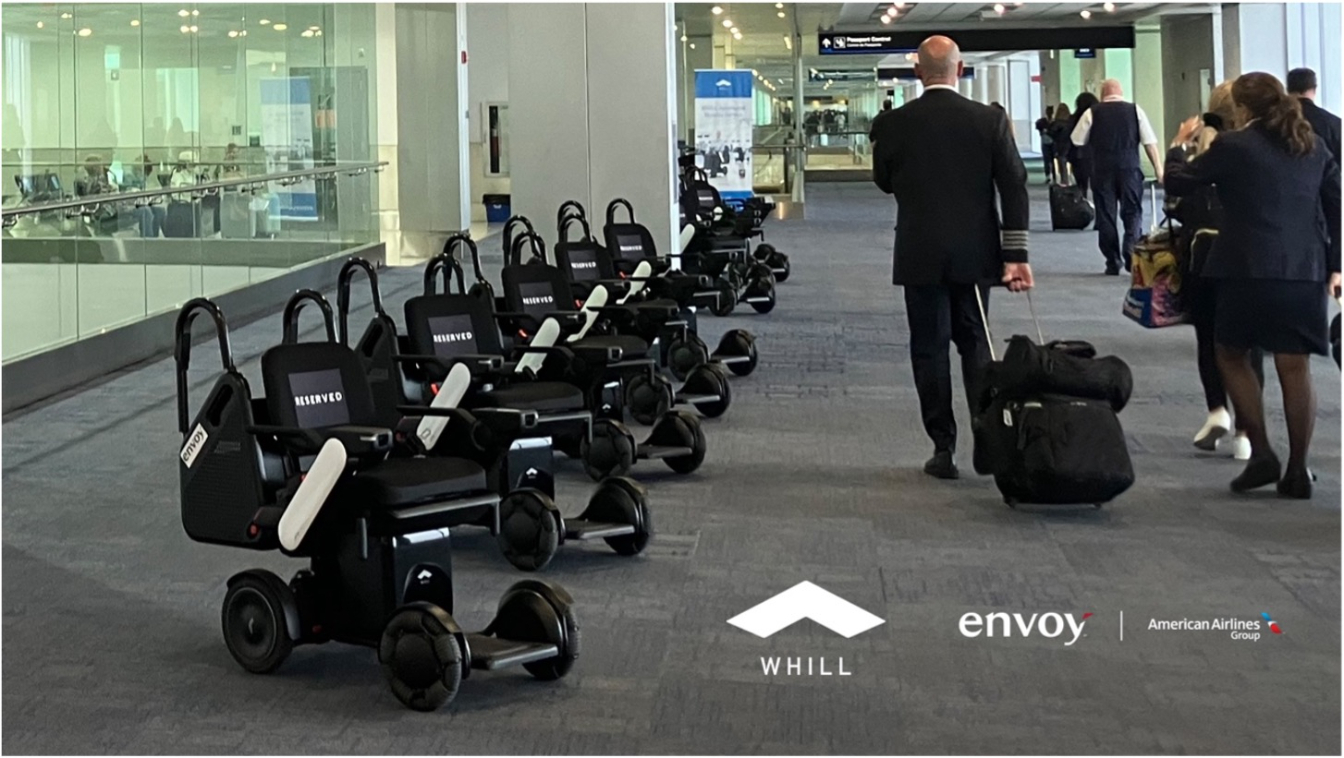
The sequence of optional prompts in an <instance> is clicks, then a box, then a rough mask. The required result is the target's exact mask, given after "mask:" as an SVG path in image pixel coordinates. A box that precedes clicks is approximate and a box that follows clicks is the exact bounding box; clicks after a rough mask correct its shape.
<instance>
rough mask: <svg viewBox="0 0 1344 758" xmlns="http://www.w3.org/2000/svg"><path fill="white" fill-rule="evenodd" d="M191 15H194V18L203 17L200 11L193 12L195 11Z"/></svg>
mask: <svg viewBox="0 0 1344 758" xmlns="http://www.w3.org/2000/svg"><path fill="white" fill-rule="evenodd" d="M191 15H193V16H199V15H201V12H200V11H198V10H193V11H192V12H191Z"/></svg>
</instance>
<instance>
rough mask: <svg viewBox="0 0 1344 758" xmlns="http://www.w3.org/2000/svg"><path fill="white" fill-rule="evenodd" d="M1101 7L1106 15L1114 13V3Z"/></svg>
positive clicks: (1104, 4)
mask: <svg viewBox="0 0 1344 758" xmlns="http://www.w3.org/2000/svg"><path fill="white" fill-rule="evenodd" d="M1101 7H1103V8H1105V9H1106V12H1107V13H1115V3H1102V4H1101Z"/></svg>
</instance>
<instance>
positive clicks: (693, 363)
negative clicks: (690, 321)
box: [667, 332, 709, 381]
mask: <svg viewBox="0 0 1344 758" xmlns="http://www.w3.org/2000/svg"><path fill="white" fill-rule="evenodd" d="M708 362H709V346H708V345H706V344H705V341H704V340H702V339H700V335H698V334H692V333H689V332H687V333H686V334H678V335H676V336H674V337H673V338H672V339H671V340H670V341H669V342H668V344H667V368H668V370H669V371H671V372H672V376H675V377H676V378H677V380H678V381H686V377H687V376H688V375H690V373H691V372H692V371H694V370H695V368H696V367H697V366H703V365H704V364H706V363H708Z"/></svg>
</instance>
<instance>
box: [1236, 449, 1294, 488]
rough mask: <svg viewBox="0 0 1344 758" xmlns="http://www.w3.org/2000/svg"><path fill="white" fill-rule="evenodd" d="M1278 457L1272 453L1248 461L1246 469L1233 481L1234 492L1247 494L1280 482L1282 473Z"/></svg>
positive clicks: (1253, 457)
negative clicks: (1249, 491)
mask: <svg viewBox="0 0 1344 758" xmlns="http://www.w3.org/2000/svg"><path fill="white" fill-rule="evenodd" d="M1282 470H1283V469H1282V466H1281V465H1280V464H1279V458H1278V456H1276V455H1274V454H1273V453H1270V454H1268V455H1261V456H1252V457H1251V460H1249V461H1247V463H1246V468H1245V469H1243V470H1242V472H1241V473H1240V474H1239V475H1237V478H1236V479H1233V480H1232V491H1233V492H1246V491H1248V490H1253V489H1258V488H1260V487H1268V486H1269V485H1271V484H1274V483H1275V482H1277V481H1279V475H1280V472H1281V471H1282Z"/></svg>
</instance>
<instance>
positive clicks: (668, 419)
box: [647, 411, 707, 474]
mask: <svg viewBox="0 0 1344 758" xmlns="http://www.w3.org/2000/svg"><path fill="white" fill-rule="evenodd" d="M647 444H649V445H659V446H667V447H686V448H690V452H689V453H687V454H685V455H676V456H671V457H668V458H664V459H663V462H664V463H666V464H667V467H668V468H670V469H672V470H673V471H675V472H677V473H678V474H689V473H691V472H692V471H695V470H696V469H698V468H700V464H702V463H704V462H705V450H706V449H707V445H706V443H705V430H704V429H703V428H702V427H701V425H700V419H698V418H696V417H695V416H694V415H692V414H690V413H688V412H686V411H668V412H667V414H665V415H664V416H663V417H662V418H661V419H659V420H658V423H657V424H656V425H655V426H654V427H653V431H652V432H651V433H650V434H649V439H648V442H647Z"/></svg>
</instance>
